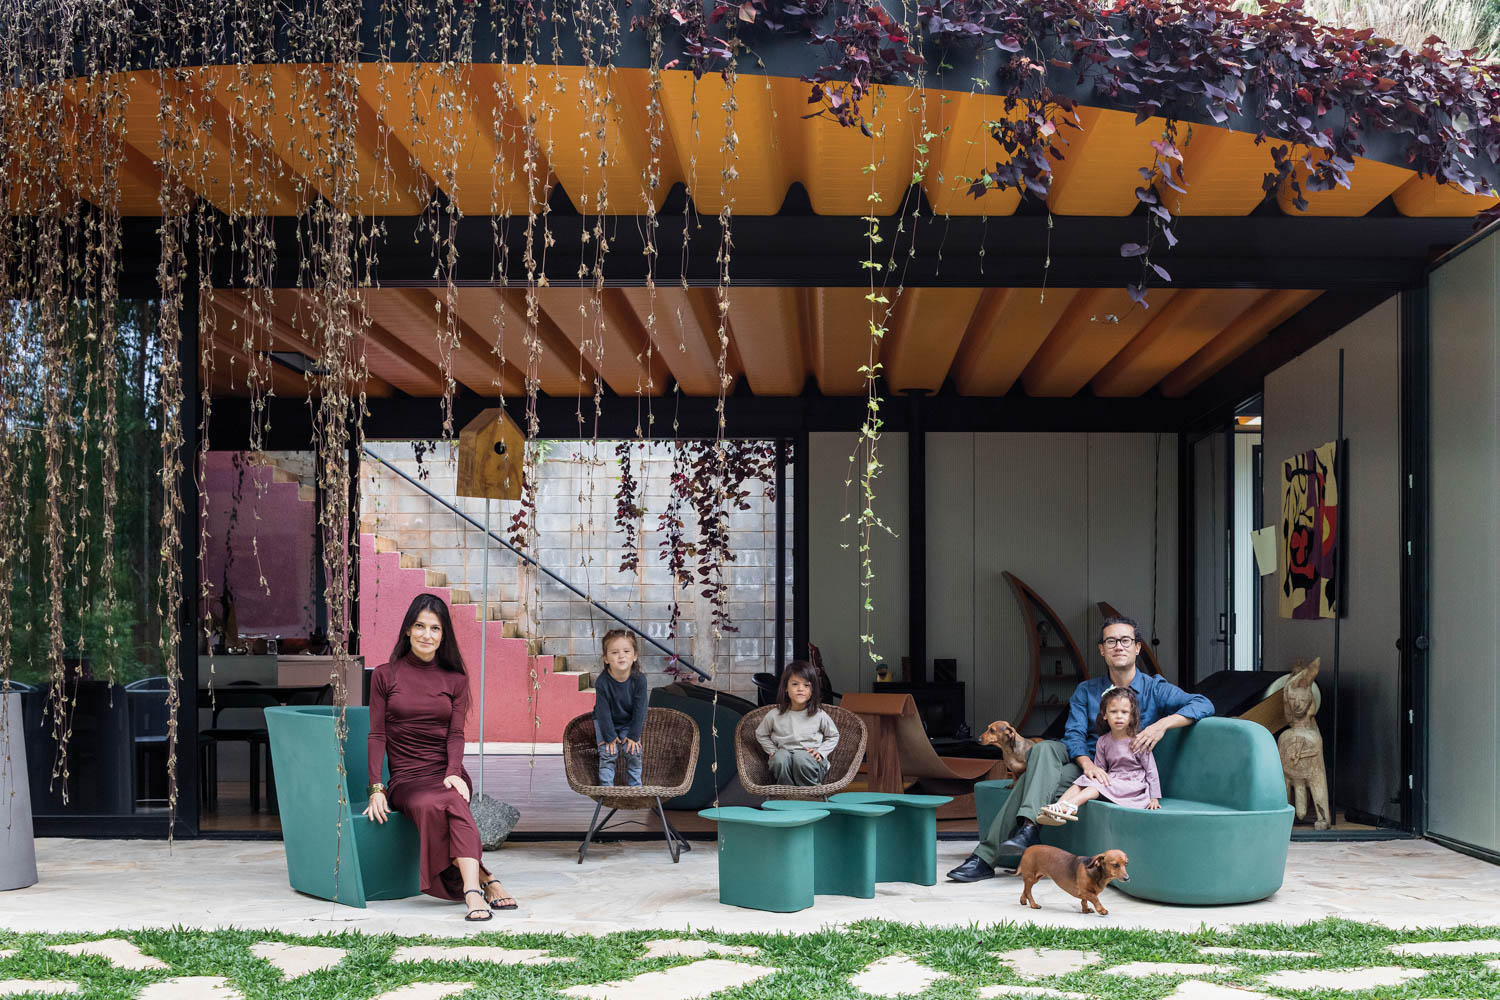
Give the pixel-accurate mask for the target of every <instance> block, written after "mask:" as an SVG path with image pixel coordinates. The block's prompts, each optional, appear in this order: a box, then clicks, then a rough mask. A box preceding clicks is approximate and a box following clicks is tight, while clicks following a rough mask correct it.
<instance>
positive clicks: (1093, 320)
mask: <svg viewBox="0 0 1500 1000" xmlns="http://www.w3.org/2000/svg"><path fill="white" fill-rule="evenodd" d="M1175 294H1176V292H1175V290H1174V289H1171V288H1153V289H1151V290H1150V297H1149V302H1150V307H1149V308H1146V307H1142V306H1140V305H1137V304H1136V303H1135V302H1133V301H1131V298H1130V296H1129V294H1127V293H1126V292H1125V290H1124V289H1121V288H1092V289H1088V290H1087V291H1084V292H1082V293H1080V294H1079V295H1077V296H1076V297H1075V298H1074V299H1073V302H1072V303H1071V304H1070V305H1069V306H1068V309H1067V311H1066V312H1064V313H1063V315H1062V317H1061V318H1060V319H1058V321H1057V326H1055V327H1054V328H1053V330H1052V333H1051V334H1050V335H1049V336H1048V337H1047V340H1046V342H1045V343H1043V344H1042V346H1041V348H1040V349H1039V350H1038V351H1037V352H1036V356H1035V357H1033V358H1032V359H1031V363H1030V364H1028V365H1027V366H1026V370H1025V371H1024V372H1022V373H1021V382H1022V384H1023V385H1025V386H1026V391H1027V392H1028V393H1030V394H1031V395H1033V396H1072V395H1074V394H1076V393H1077V392H1078V391H1079V390H1080V389H1082V388H1083V387H1084V386H1085V385H1087V384H1088V382H1089V380H1090V379H1092V378H1093V377H1094V376H1095V375H1096V374H1098V372H1099V369H1101V368H1103V367H1104V366H1105V365H1106V364H1108V363H1109V360H1110V359H1111V358H1113V357H1114V356H1115V355H1116V354H1117V353H1119V351H1120V350H1121V348H1123V347H1124V346H1125V345H1126V344H1128V343H1130V341H1131V339H1132V338H1134V337H1135V335H1136V334H1137V333H1139V332H1140V331H1141V330H1142V329H1143V328H1144V327H1145V326H1146V324H1147V323H1149V322H1150V321H1151V320H1152V319H1154V318H1155V316H1156V310H1159V309H1161V308H1162V307H1164V306H1166V305H1167V304H1168V303H1169V302H1171V301H1172V297H1173V296H1174V295H1175Z"/></svg>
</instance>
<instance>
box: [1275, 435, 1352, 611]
mask: <svg viewBox="0 0 1500 1000" xmlns="http://www.w3.org/2000/svg"><path fill="white" fill-rule="evenodd" d="M1337 469H1338V445H1336V444H1334V443H1333V442H1329V443H1328V444H1325V445H1321V446H1319V447H1317V448H1311V449H1309V450H1307V451H1305V452H1303V453H1302V454H1300V455H1297V456H1295V457H1293V458H1289V459H1287V460H1286V461H1285V462H1284V463H1282V482H1281V566H1280V569H1281V599H1280V605H1281V617H1283V618H1313V619H1316V618H1335V617H1337V616H1338V615H1340V614H1342V613H1343V608H1342V607H1340V604H1341V602H1340V600H1339V594H1340V584H1341V581H1340V580H1339V519H1340V517H1341V516H1342V511H1341V510H1340V508H1339V487H1340V483H1339V481H1338V477H1337V474H1336V473H1337Z"/></svg>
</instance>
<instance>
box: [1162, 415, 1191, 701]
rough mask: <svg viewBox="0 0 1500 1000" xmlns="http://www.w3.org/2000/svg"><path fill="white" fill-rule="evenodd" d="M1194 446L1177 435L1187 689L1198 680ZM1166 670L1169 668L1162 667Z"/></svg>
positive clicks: (1181, 640) (1181, 647)
mask: <svg viewBox="0 0 1500 1000" xmlns="http://www.w3.org/2000/svg"><path fill="white" fill-rule="evenodd" d="M1196 506H1197V505H1196V504H1195V503H1194V490H1193V446H1192V444H1191V443H1189V441H1188V435H1187V434H1178V435H1177V684H1178V686H1179V687H1181V688H1182V689H1183V690H1184V691H1191V690H1193V688H1194V686H1195V685H1196V684H1197V681H1198V677H1197V671H1196V670H1194V668H1193V662H1194V660H1195V659H1196V658H1197V654H1196V649H1195V647H1194V645H1193V644H1194V642H1196V641H1197V633H1198V624H1197V613H1198V601H1197V587H1198V582H1199V581H1198V575H1197V572H1196V563H1195V562H1194V558H1193V555H1194V549H1195V546H1194V539H1195V535H1196V532H1195V531H1194V527H1195V516H1196V515H1195V509H1196ZM1162 673H1163V674H1165V673H1166V670H1165V669H1163V671H1162Z"/></svg>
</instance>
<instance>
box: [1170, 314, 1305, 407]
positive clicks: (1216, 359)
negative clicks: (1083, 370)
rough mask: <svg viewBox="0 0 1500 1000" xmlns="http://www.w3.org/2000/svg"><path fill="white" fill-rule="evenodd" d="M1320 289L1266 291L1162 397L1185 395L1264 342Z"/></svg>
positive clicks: (1182, 369)
mask: <svg viewBox="0 0 1500 1000" xmlns="http://www.w3.org/2000/svg"><path fill="white" fill-rule="evenodd" d="M1321 294H1323V293H1322V291H1321V290H1301V289H1281V290H1278V291H1271V292H1266V293H1264V295H1263V296H1262V297H1261V300H1260V301H1259V302H1257V303H1256V304H1255V305H1254V306H1252V307H1251V308H1250V309H1247V310H1246V311H1245V312H1243V313H1241V314H1240V315H1239V316H1238V317H1236V318H1235V319H1234V320H1233V321H1232V322H1231V323H1230V324H1229V325H1228V326H1227V327H1225V328H1224V329H1223V330H1222V331H1221V332H1220V333H1218V334H1217V335H1216V336H1215V337H1214V338H1213V339H1212V340H1210V341H1209V342H1208V343H1207V344H1205V345H1204V346H1203V347H1201V348H1199V349H1198V351H1197V352H1196V353H1194V354H1193V356H1192V357H1190V358H1188V359H1187V360H1186V361H1184V362H1183V363H1182V364H1181V365H1180V366H1178V368H1177V369H1176V370H1175V371H1173V372H1172V373H1171V374H1170V375H1168V376H1167V377H1166V378H1164V379H1163V380H1162V382H1161V392H1162V395H1164V396H1167V397H1169V398H1177V397H1181V396H1186V395H1187V394H1188V393H1190V392H1192V391H1193V390H1194V389H1196V388H1197V387H1198V386H1200V385H1202V384H1203V382H1204V381H1205V380H1206V379H1208V378H1209V377H1210V376H1212V375H1214V374H1215V373H1216V372H1218V371H1219V370H1220V369H1222V368H1223V367H1224V366H1225V365H1227V364H1229V363H1230V362H1231V361H1233V360H1234V359H1235V358H1237V357H1239V356H1240V355H1241V354H1244V353H1245V351H1247V350H1249V349H1250V348H1251V347H1253V346H1255V345H1256V344H1258V343H1259V342H1260V341H1262V340H1264V339H1265V338H1266V336H1267V335H1268V334H1269V333H1270V332H1271V331H1272V330H1274V329H1276V327H1278V326H1280V325H1281V324H1282V323H1285V322H1286V321H1287V320H1289V319H1291V318H1292V316H1294V315H1296V314H1297V313H1298V312H1300V311H1301V310H1302V309H1303V308H1304V307H1306V306H1307V304H1308V303H1310V302H1312V300H1313V299H1316V298H1317V297H1318V296H1319V295H1321Z"/></svg>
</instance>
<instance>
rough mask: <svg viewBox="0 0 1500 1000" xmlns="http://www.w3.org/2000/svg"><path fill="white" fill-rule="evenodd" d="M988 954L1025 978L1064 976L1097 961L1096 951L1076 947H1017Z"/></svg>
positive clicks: (1097, 954)
mask: <svg viewBox="0 0 1500 1000" xmlns="http://www.w3.org/2000/svg"><path fill="white" fill-rule="evenodd" d="M990 954H992V955H994V956H995V957H996V958H998V959H999V960H1000V961H1002V962H1004V963H1005V964H1006V965H1008V966H1010V968H1011V971H1012V972H1014V973H1015V974H1016V975H1018V976H1025V977H1026V978H1027V979H1036V978H1038V977H1040V976H1066V975H1067V974H1068V973H1070V972H1077V971H1078V970H1079V969H1081V968H1083V967H1084V966H1086V965H1092V964H1094V963H1095V962H1097V961H1099V953H1098V952H1095V951H1079V950H1078V949H1076V948H1017V949H1016V950H1015V951H996V952H991V953H990Z"/></svg>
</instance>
